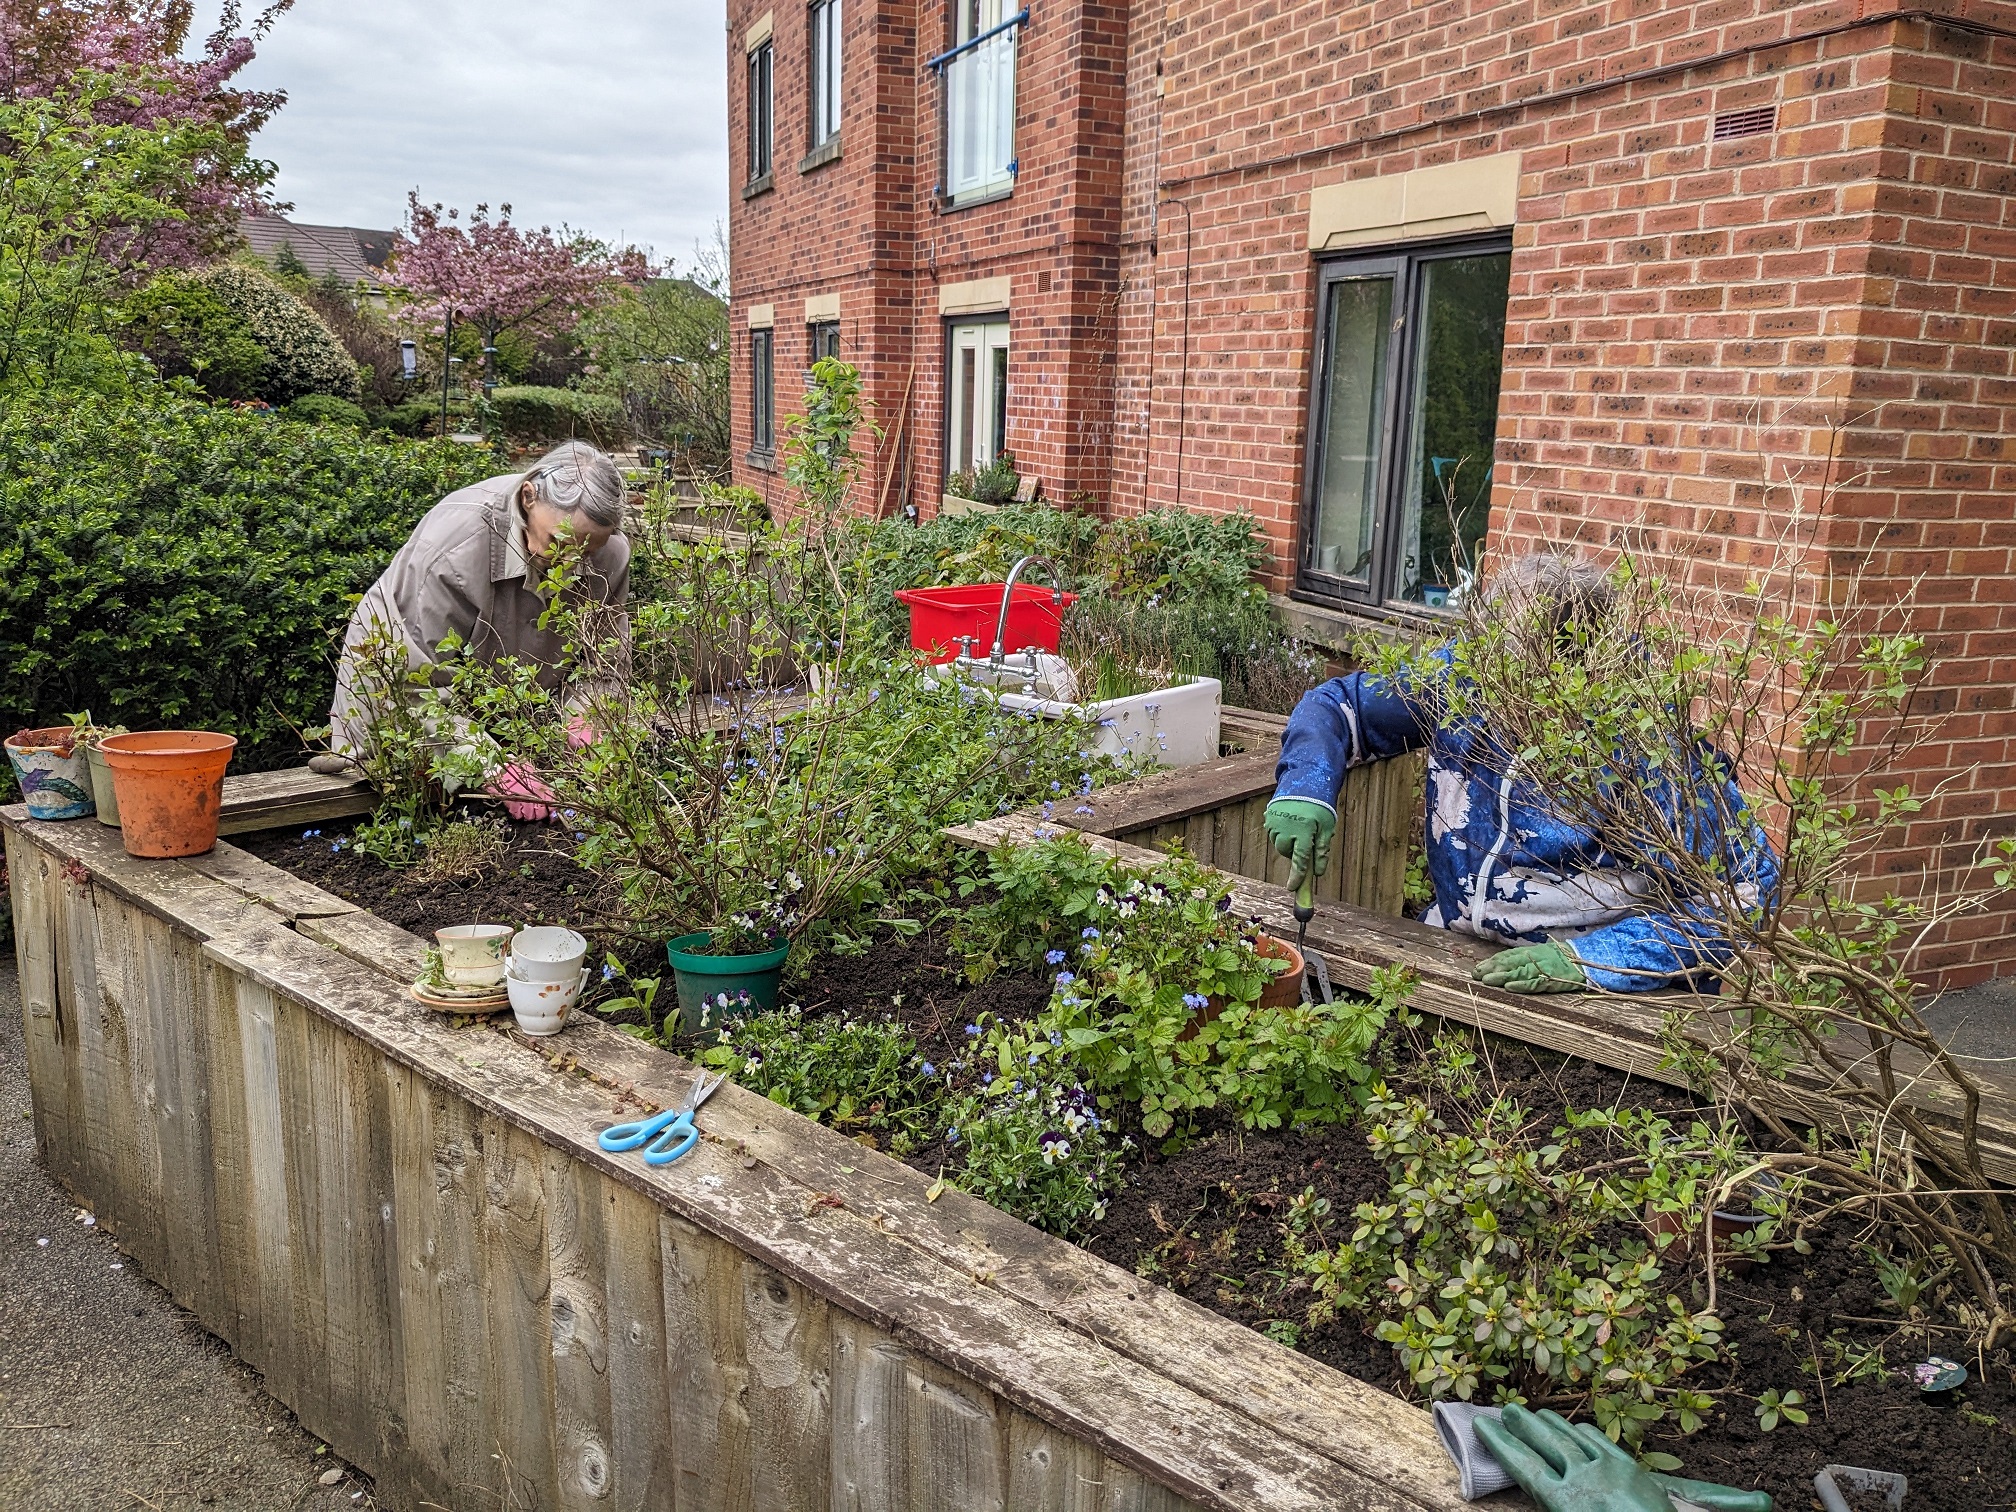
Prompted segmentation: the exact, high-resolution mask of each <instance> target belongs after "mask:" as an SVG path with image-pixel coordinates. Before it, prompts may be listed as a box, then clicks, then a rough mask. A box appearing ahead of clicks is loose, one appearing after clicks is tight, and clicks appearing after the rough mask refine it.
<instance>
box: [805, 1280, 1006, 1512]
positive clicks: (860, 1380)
mask: <svg viewBox="0 0 2016 1512" xmlns="http://www.w3.org/2000/svg"><path fill="white" fill-rule="evenodd" d="M909 1353H910V1352H909V1351H908V1350H906V1349H904V1348H903V1347H902V1346H901V1345H900V1344H898V1343H896V1342H895V1341H894V1340H893V1339H890V1338H887V1337H886V1336H884V1335H883V1333H882V1332H881V1330H879V1329H876V1328H871V1327H869V1326H868V1325H867V1324H866V1323H864V1322H862V1320H861V1319H859V1318H855V1317H850V1316H848V1315H846V1314H844V1313H843V1314H839V1315H836V1316H835V1318H834V1319H833V1366H832V1370H833V1386H832V1389H833V1505H834V1506H835V1507H836V1508H839V1509H842V1512H879V1509H881V1508H885V1507H887V1508H901V1507H908V1506H909V1505H910V1498H909V1457H908V1455H906V1454H905V1453H904V1443H905V1439H906V1437H907V1434H908V1420H907V1415H906V1413H905V1408H906V1407H907V1406H908V1404H909V1396H908V1386H909V1380H910V1376H909V1371H908V1369H907V1368H906V1366H907V1363H908V1360H909ZM1038 1505H1041V1504H1040V1503H1038Z"/></svg>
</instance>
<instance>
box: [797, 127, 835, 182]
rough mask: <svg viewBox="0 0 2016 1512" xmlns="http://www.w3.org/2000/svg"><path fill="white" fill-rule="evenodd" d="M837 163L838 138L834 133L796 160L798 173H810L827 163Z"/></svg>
mask: <svg viewBox="0 0 2016 1512" xmlns="http://www.w3.org/2000/svg"><path fill="white" fill-rule="evenodd" d="M839 161H840V137H839V134H838V133H837V132H836V133H835V134H834V135H833V136H831V137H829V138H828V139H827V140H826V141H824V142H821V143H820V144H819V145H818V146H817V147H814V148H813V149H812V150H811V151H810V152H808V153H806V154H805V156H803V157H802V158H800V159H799V160H798V171H799V172H800V173H811V172H813V171H814V170H816V169H820V168H824V167H825V166H826V165H827V164H828V163H837V162H839Z"/></svg>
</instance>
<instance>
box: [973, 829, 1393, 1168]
mask: <svg viewBox="0 0 2016 1512" xmlns="http://www.w3.org/2000/svg"><path fill="white" fill-rule="evenodd" d="M987 881H988V884H989V885H990V886H991V887H992V888H993V889H994V891H995V897H994V898H992V899H991V900H989V901H987V902H983V903H981V904H978V905H976V906H975V907H974V908H972V909H970V910H969V911H968V913H967V915H966V917H965V919H964V920H962V921H961V924H960V926H959V928H958V932H957V936H956V939H957V943H958V945H959V948H960V949H961V951H962V953H963V954H964V955H965V957H966V959H967V962H968V970H969V971H972V972H977V973H981V974H984V973H987V972H989V971H992V970H998V969H1000V967H1001V966H1003V965H1016V966H1029V965H1032V964H1034V962H1033V961H1032V957H1037V958H1038V959H1040V962H1041V963H1042V964H1043V965H1046V966H1050V967H1058V968H1062V969H1060V970H1058V971H1057V974H1056V976H1055V978H1054V985H1053V990H1052V992H1051V996H1050V1001H1049V1003H1048V1005H1047V1006H1046V1007H1045V1008H1044V1010H1043V1012H1042V1013H1041V1014H1040V1015H1039V1016H1038V1017H1037V1019H1036V1020H1035V1022H1034V1023H1033V1024H1032V1025H1031V1026H1030V1027H1029V1028H1027V1029H1024V1030H1015V1029H1009V1028H1005V1027H997V1028H996V1029H995V1031H994V1032H993V1034H992V1035H991V1036H990V1037H989V1051H990V1053H991V1054H993V1055H995V1056H996V1057H997V1058H998V1060H999V1063H1000V1067H1001V1074H1002V1075H1004V1076H1013V1075H1018V1074H1022V1073H1023V1070H1024V1068H1025V1067H1028V1066H1046V1065H1047V1066H1051V1067H1058V1066H1062V1067H1068V1068H1070V1074H1072V1075H1074V1076H1076V1075H1083V1077H1084V1078H1085V1079H1086V1080H1087V1081H1088V1082H1089V1083H1090V1084H1091V1085H1092V1086H1093V1087H1095V1088H1096V1089H1097V1090H1098V1091H1099V1092H1100V1093H1102V1094H1109V1095H1111V1096H1114V1097H1117V1098H1121V1099H1124V1100H1126V1101H1128V1102H1131V1103H1134V1104H1135V1105H1137V1106H1138V1107H1139V1109H1140V1112H1141V1127H1142V1129H1143V1131H1144V1132H1145V1133H1147V1134H1148V1135H1149V1136H1151V1137H1152V1138H1156V1139H1161V1138H1164V1137H1166V1136H1172V1135H1175V1136H1178V1137H1181V1136H1183V1135H1187V1134H1188V1133H1189V1132H1190V1130H1191V1129H1192V1127H1193V1126H1194V1121H1195V1118H1196V1115H1197V1114H1198V1113H1200V1112H1202V1111H1204V1110H1206V1109H1209V1108H1215V1107H1218V1106H1220V1105H1221V1104H1222V1105H1224V1106H1226V1107H1229V1108H1231V1109H1233V1110H1234V1111H1235V1112H1236V1113H1237V1115H1238V1117H1239V1120H1240V1122H1241V1123H1242V1124H1243V1125H1244V1126H1245V1127H1247V1128H1254V1129H1271V1128H1279V1127H1281V1126H1282V1125H1284V1124H1286V1125H1293V1124H1300V1123H1308V1122H1327V1121H1335V1120H1337V1119H1341V1118H1345V1117H1348V1116H1350V1114H1351V1112H1352V1111H1353V1110H1354V1108H1355V1107H1356V1104H1357V1100H1358V1098H1359V1097H1360V1095H1361V1094H1360V1092H1359V1088H1360V1087H1361V1086H1362V1084H1363V1083H1364V1082H1365V1081H1366V1080H1367V1079H1368V1077H1369V1076H1370V1060H1369V1057H1370V1053H1371V1050H1372V1045H1373V1042H1374V1041H1375V1040H1376V1039H1377V1037H1378V1033H1379V1029H1380V1026H1381V1025H1382V1024H1383V1023H1384V1022H1385V1018H1386V1014H1387V1011H1388V1008H1389V1006H1390V1004H1389V1003H1387V1002H1384V1001H1381V1002H1369V1003H1368V1002H1363V1001H1350V1002H1337V1003H1329V1004H1301V1003H1298V1004H1295V1005H1293V1006H1290V1007H1286V1008H1270V1009H1261V1008H1258V1007H1256V1006H1255V1003H1256V1000H1257V999H1258V998H1259V996H1260V992H1261V989H1262V988H1263V987H1265V986H1266V984H1267V983H1268V982H1269V981H1270V980H1271V979H1272V978H1273V977H1274V975H1275V974H1276V971H1277V963H1275V962H1272V961H1270V960H1268V959H1267V958H1265V957H1263V956H1261V955H1260V954H1259V953H1258V950H1257V948H1256V944H1257V941H1258V939H1259V937H1260V931H1259V929H1258V928H1257V926H1256V925H1254V924H1253V923H1251V922H1250V921H1245V920H1241V919H1238V918H1236V917H1235V916H1234V915H1233V914H1232V913H1231V881H1230V879H1229V878H1227V877H1226V876H1224V875H1223V874H1222V873H1218V872H1213V871H1211V870H1209V869H1207V868H1205V867H1201V866H1198V865H1197V864H1195V863H1194V862H1190V861H1186V860H1183V859H1181V858H1172V859H1170V860H1169V861H1167V862H1164V863H1163V864H1161V865H1160V866H1157V867H1156V868H1155V869H1154V870H1153V871H1150V872H1146V873H1141V874H1136V873H1134V872H1133V871H1131V870H1130V869H1128V868H1127V867H1125V866H1123V865H1122V864H1121V863H1119V862H1118V861H1115V860H1113V859H1112V858H1110V857H1107V856H1103V855H1100V854H1099V853H1097V852H1095V851H1093V850H1091V848H1090V847H1088V846H1086V845H1085V844H1084V843H1083V842H1082V841H1081V840H1078V839H1077V838H1076V837H1071V838H1068V839H1058V840H1053V841H1046V842H1044V843H1042V844H1038V845H1033V846H1026V847H1016V848H1004V849H1003V850H1002V851H997V852H996V853H995V854H994V856H993V857H991V858H990V861H989V866H988V875H987ZM976 885H977V884H976V883H972V882H969V883H967V884H966V886H967V887H968V889H969V890H970V889H971V888H973V887H974V886H976ZM1039 952H1040V956H1039V954H1038V953H1039ZM1213 1007H1221V1008H1222V1012H1219V1013H1217V1014H1216V1015H1215V1016H1210V1015H1208V1010H1209V1009H1211V1008H1213ZM1053 1074H1059V1075H1062V1074H1064V1073H1063V1072H1055V1073H1053Z"/></svg>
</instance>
